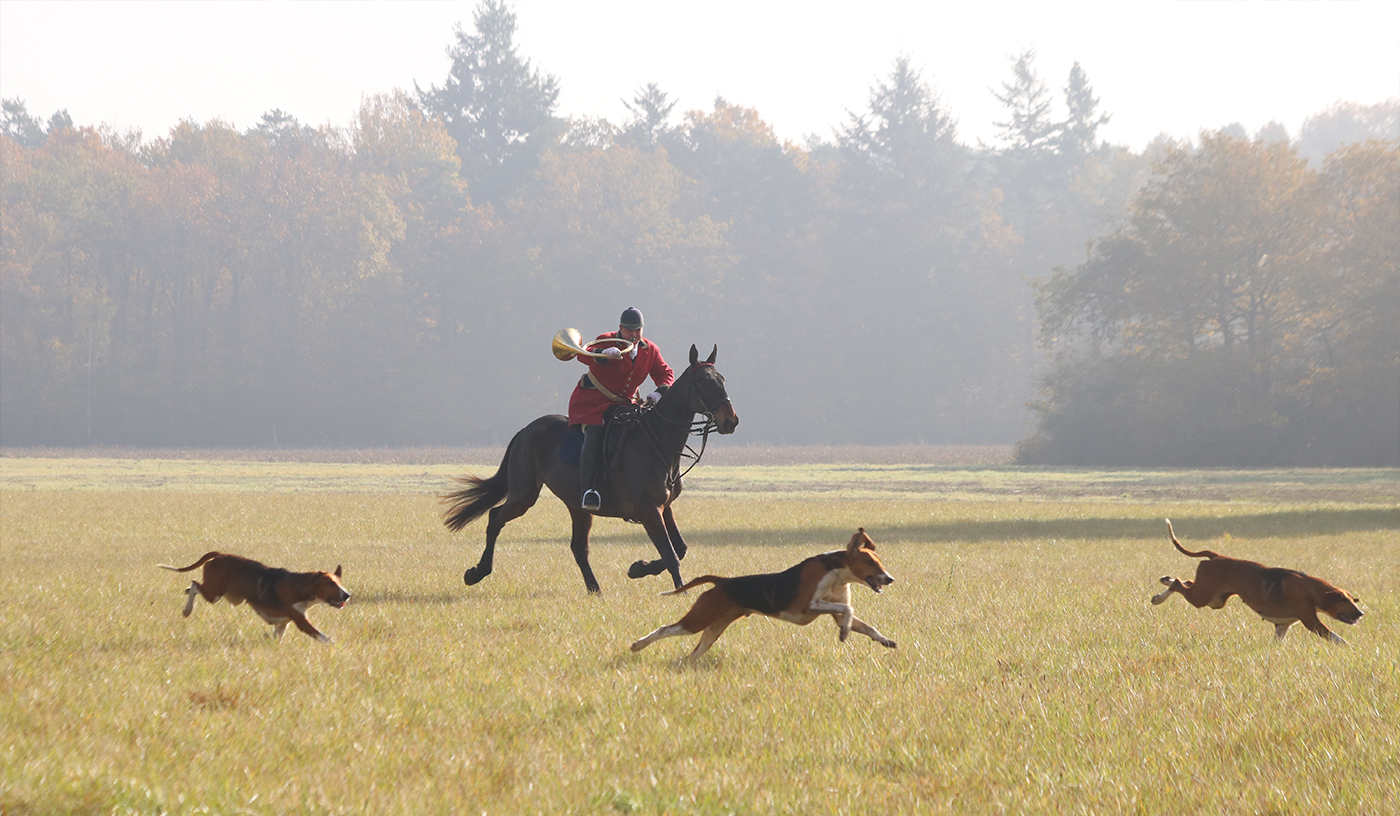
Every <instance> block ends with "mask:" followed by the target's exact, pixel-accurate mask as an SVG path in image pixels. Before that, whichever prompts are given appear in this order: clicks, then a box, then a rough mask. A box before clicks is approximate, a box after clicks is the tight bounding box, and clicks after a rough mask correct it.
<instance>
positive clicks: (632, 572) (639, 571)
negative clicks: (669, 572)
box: [627, 561, 664, 578]
mask: <svg viewBox="0 0 1400 816" xmlns="http://www.w3.org/2000/svg"><path fill="white" fill-rule="evenodd" d="M657 564H659V561H658V563H657ZM657 564H652V563H651V561H633V564H631V567H627V577H629V578H645V577H647V575H655V574H657V572H661V570H662V568H664V567H658V565H657Z"/></svg>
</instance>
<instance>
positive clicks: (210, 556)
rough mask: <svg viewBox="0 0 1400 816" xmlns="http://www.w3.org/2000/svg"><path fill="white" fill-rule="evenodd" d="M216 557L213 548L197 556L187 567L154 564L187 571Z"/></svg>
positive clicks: (171, 569)
mask: <svg viewBox="0 0 1400 816" xmlns="http://www.w3.org/2000/svg"><path fill="white" fill-rule="evenodd" d="M218 557H219V553H218V552H216V551H214V550H210V551H209V552H207V553H205V554H204V555H202V556H200V558H199V560H198V561H196V562H194V563H193V564H190V565H189V566H188V567H172V566H170V565H169V564H156V566H157V567H160V568H161V569H168V570H170V571H171V572H189V571H190V570H192V569H197V568H199V567H202V566H204V563H205V562H206V561H210V560H212V559H214V558H218Z"/></svg>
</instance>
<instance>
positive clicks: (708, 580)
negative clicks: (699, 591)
mask: <svg viewBox="0 0 1400 816" xmlns="http://www.w3.org/2000/svg"><path fill="white" fill-rule="evenodd" d="M727 580H729V579H728V578H721V577H720V576H718V575H702V576H700V577H699V578H691V579H690V580H689V581H687V582H685V583H684V584H682V585H681V586H678V587H676V588H675V589H672V590H670V591H668V592H663V593H661V594H662V595H680V594H681V593H683V592H685V591H686V590H687V589H690V588H691V587H693V586H697V585H699V584H714V585H715V586H719V585H720V583H721V582H723V581H727Z"/></svg>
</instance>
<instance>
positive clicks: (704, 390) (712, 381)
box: [681, 346, 739, 434]
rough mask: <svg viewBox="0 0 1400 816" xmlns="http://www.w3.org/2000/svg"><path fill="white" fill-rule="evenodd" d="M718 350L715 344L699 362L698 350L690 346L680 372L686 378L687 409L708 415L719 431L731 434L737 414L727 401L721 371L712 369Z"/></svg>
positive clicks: (731, 404) (727, 396)
mask: <svg viewBox="0 0 1400 816" xmlns="http://www.w3.org/2000/svg"><path fill="white" fill-rule="evenodd" d="M718 352H719V346H715V347H714V349H712V350H711V351H710V356H709V357H708V358H707V359H706V360H704V361H703V362H702V361H701V360H700V352H699V351H698V350H697V349H696V348H695V346H691V347H690V367H689V368H687V369H686V370H685V373H684V374H682V375H681V376H682V377H683V378H685V379H687V380H689V382H690V385H689V388H688V391H689V392H690V410H691V412H692V413H693V414H704V415H705V416H707V417H710V418H712V419H713V420H714V423H715V429H716V430H718V431H719V432H720V433H722V434H732V433H734V429H735V428H737V427H739V415H738V414H737V413H735V412H734V403H732V402H730V401H729V393H728V392H727V391H725V390H724V375H723V374H720V373H719V372H718V371H716V370H715V354H717V353H718Z"/></svg>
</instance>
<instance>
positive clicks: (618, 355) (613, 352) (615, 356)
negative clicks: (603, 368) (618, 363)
mask: <svg viewBox="0 0 1400 816" xmlns="http://www.w3.org/2000/svg"><path fill="white" fill-rule="evenodd" d="M603 356H604V357H606V358H608V359H609V360H621V359H622V350H621V349H615V348H613V347H612V346H608V347H607V348H605V349H603Z"/></svg>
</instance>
